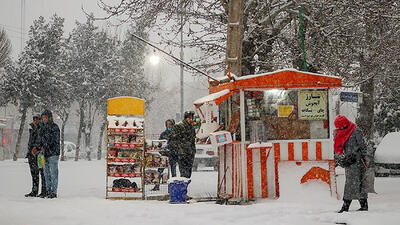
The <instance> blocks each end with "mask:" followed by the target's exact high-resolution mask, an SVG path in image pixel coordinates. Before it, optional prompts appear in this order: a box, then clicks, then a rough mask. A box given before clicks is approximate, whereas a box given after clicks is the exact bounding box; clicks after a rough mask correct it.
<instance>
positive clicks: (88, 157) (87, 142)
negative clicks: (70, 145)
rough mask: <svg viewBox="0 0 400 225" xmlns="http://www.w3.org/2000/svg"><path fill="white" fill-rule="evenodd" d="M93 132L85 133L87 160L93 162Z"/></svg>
mask: <svg viewBox="0 0 400 225" xmlns="http://www.w3.org/2000/svg"><path fill="white" fill-rule="evenodd" d="M90 136H91V132H87V131H85V151H86V159H87V160H88V161H90V160H92V159H91V157H90V154H91V153H92V146H91V143H90Z"/></svg>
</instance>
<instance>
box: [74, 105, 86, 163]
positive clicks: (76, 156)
mask: <svg viewBox="0 0 400 225" xmlns="http://www.w3.org/2000/svg"><path fill="white" fill-rule="evenodd" d="M83 107H84V105H83V103H80V104H79V129H78V140H77V143H76V151H75V161H78V159H79V152H80V147H81V137H82V128H83V118H84V116H85V111H84V109H83Z"/></svg>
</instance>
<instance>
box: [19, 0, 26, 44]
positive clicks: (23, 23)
mask: <svg viewBox="0 0 400 225" xmlns="http://www.w3.org/2000/svg"><path fill="white" fill-rule="evenodd" d="M24 32H25V0H21V43H20V44H21V46H20V47H21V52H22V51H23V45H24Z"/></svg>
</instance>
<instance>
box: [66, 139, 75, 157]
mask: <svg viewBox="0 0 400 225" xmlns="http://www.w3.org/2000/svg"><path fill="white" fill-rule="evenodd" d="M75 152H76V145H75V144H74V143H72V142H69V141H64V157H65V159H74V158H75Z"/></svg>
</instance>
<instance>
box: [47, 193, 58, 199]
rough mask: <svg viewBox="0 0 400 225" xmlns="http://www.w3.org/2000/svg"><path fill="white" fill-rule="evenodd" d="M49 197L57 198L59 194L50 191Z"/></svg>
mask: <svg viewBox="0 0 400 225" xmlns="http://www.w3.org/2000/svg"><path fill="white" fill-rule="evenodd" d="M47 198H57V194H56V193H50V194H48V195H47Z"/></svg>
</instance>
